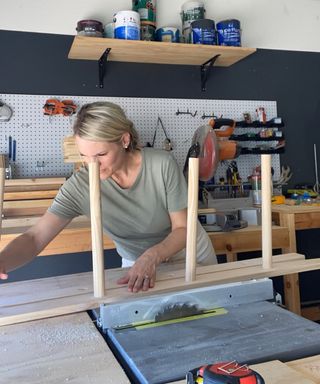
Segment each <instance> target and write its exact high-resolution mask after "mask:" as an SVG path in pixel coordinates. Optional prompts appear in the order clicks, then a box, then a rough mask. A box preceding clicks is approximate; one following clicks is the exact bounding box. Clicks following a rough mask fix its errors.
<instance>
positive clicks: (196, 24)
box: [191, 19, 217, 45]
mask: <svg viewBox="0 0 320 384" xmlns="http://www.w3.org/2000/svg"><path fill="white" fill-rule="evenodd" d="M191 30H192V43H193V44H206V45H216V44H217V39H216V30H215V24H214V21H213V20H210V19H203V20H196V21H193V22H192V23H191Z"/></svg>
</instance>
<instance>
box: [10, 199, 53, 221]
mask: <svg viewBox="0 0 320 384" xmlns="http://www.w3.org/2000/svg"><path fill="white" fill-rule="evenodd" d="M51 204H52V199H41V200H19V201H4V202H3V214H4V216H5V217H18V216H27V215H30V216H31V215H32V216H37V215H38V216H39V215H43V214H44V213H45V212H46V210H47V209H48V208H49V207H50V205H51Z"/></svg>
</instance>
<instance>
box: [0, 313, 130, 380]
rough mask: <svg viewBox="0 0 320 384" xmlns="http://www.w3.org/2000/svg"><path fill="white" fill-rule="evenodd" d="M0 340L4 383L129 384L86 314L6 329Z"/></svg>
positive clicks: (1, 374) (1, 371)
mask: <svg viewBox="0 0 320 384" xmlns="http://www.w3.org/2000/svg"><path fill="white" fill-rule="evenodd" d="M0 337H1V351H2V354H1V359H0V377H1V381H3V382H4V383H23V384H44V383H45V384H56V383H59V384H60V383H75V384H88V383H90V384H101V383H105V384H111V383H115V382H117V383H119V384H127V383H130V381H129V379H128V378H127V376H126V375H125V373H124V372H123V370H122V368H121V367H120V365H119V363H118V362H117V360H116V359H115V357H114V356H113V354H112V352H111V351H110V349H109V348H108V346H107V344H106V342H105V341H104V339H103V338H102V336H101V335H100V333H99V332H98V331H97V329H96V327H95V326H94V324H93V323H92V320H91V319H90V318H89V316H88V315H87V314H86V313H78V314H75V315H68V316H60V317H55V318H52V319H46V320H38V321H34V322H29V323H24V324H17V325H10V326H6V327H3V328H1V330H0Z"/></svg>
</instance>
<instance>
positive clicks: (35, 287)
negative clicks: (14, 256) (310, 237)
mask: <svg viewBox="0 0 320 384" xmlns="http://www.w3.org/2000/svg"><path fill="white" fill-rule="evenodd" d="M273 263H274V267H273V268H272V269H271V270H263V269H262V268H261V259H251V260H245V261H238V262H235V263H226V264H220V265H214V266H206V267H198V268H197V279H196V281H194V282H190V283H186V282H185V278H184V275H185V271H184V268H183V269H178V270H175V268H173V267H172V266H174V264H171V263H166V264H165V265H163V266H162V268H160V271H159V273H158V275H157V282H156V286H155V288H153V289H151V290H149V291H148V292H140V293H139V294H132V293H130V292H128V290H127V287H126V286H118V285H117V284H116V280H117V279H118V278H119V277H120V276H122V275H123V273H124V270H123V269H121V268H118V269H113V270H106V271H105V274H106V276H107V281H108V284H107V287H106V289H107V295H106V296H105V297H104V298H102V299H95V298H94V297H93V285H92V273H90V272H88V273H80V274H76V275H68V276H58V277H53V278H46V279H37V280H32V281H25V282H17V283H4V284H1V300H0V325H7V324H13V323H19V322H24V321H29V320H34V319H41V318H46V317H51V316H56V315H62V314H68V313H73V312H79V311H83V310H86V309H90V308H96V307H97V306H98V305H99V303H102V302H104V303H110V302H117V301H121V300H125V299H130V298H136V297H139V296H149V295H152V294H155V293H170V292H172V291H179V290H185V289H188V288H195V287H202V286H211V285H216V284H224V283H229V282H235V281H245V280H250V279H255V278H262V277H268V276H270V277H274V276H282V275H285V274H287V273H289V274H291V273H296V272H303V271H307V270H315V269H320V260H317V259H310V260H304V256H302V255H298V254H288V255H278V256H274V257H273ZM182 267H184V266H183V265H182Z"/></svg>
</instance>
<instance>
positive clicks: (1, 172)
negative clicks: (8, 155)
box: [0, 155, 6, 239]
mask: <svg viewBox="0 0 320 384" xmlns="http://www.w3.org/2000/svg"><path fill="white" fill-rule="evenodd" d="M5 178H6V162H5V157H4V155H0V239H1V229H2V214H3V197H4V181H5Z"/></svg>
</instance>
